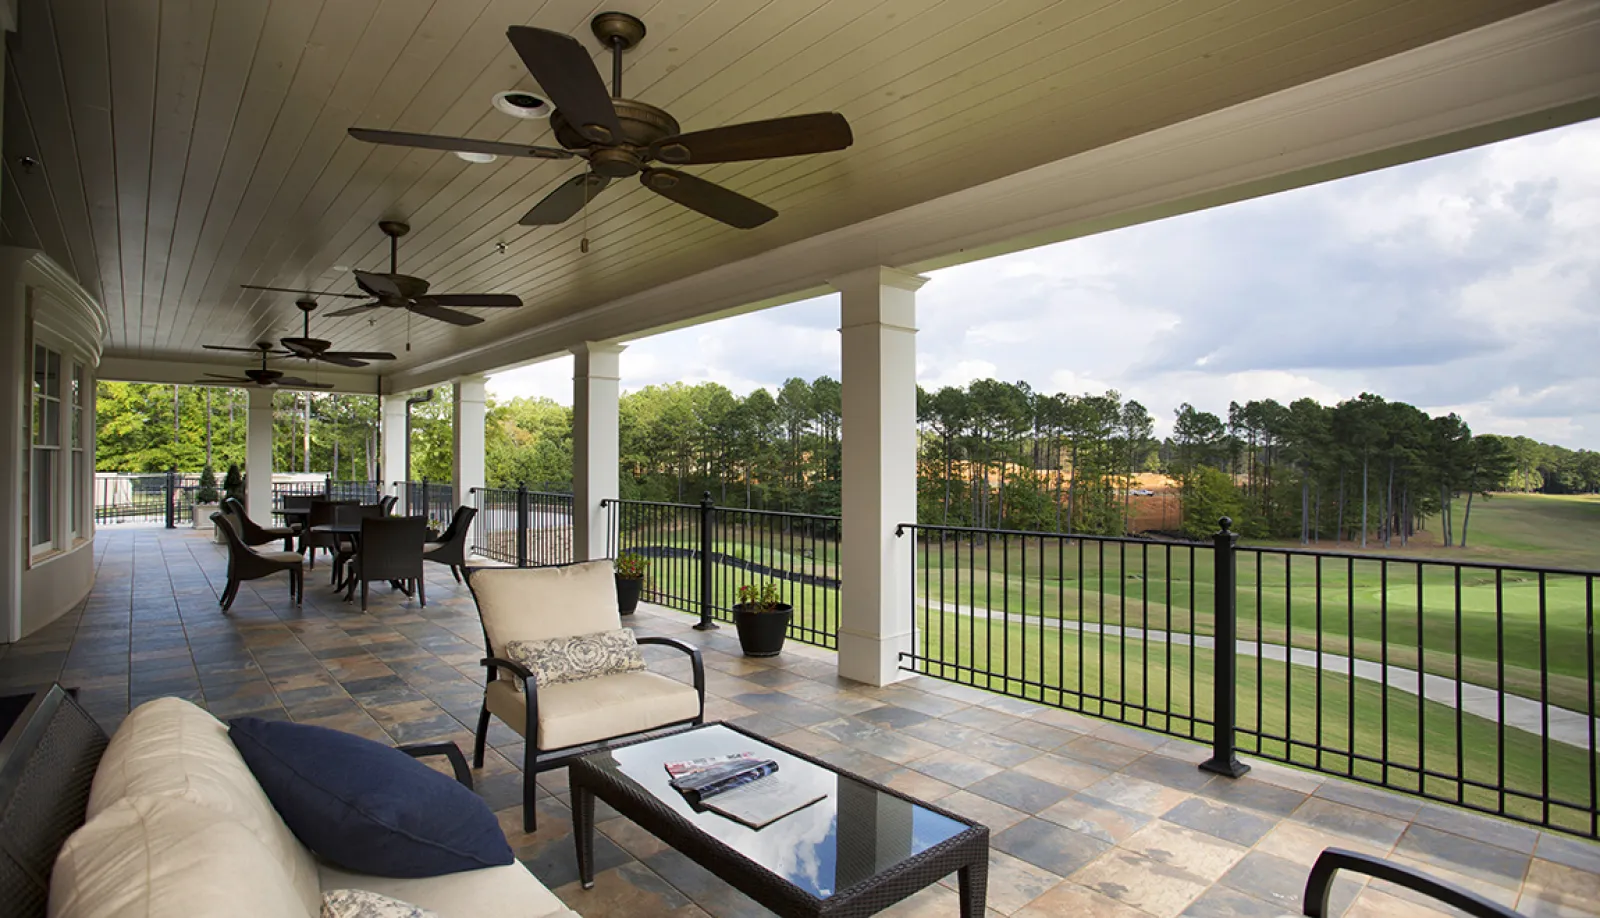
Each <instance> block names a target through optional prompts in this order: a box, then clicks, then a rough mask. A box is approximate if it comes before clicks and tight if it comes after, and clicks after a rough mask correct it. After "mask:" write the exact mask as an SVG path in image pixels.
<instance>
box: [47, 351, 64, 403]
mask: <svg viewBox="0 0 1600 918" xmlns="http://www.w3.org/2000/svg"><path fill="white" fill-rule="evenodd" d="M60 379H61V355H60V354H57V353H56V352H55V351H51V350H46V351H45V374H44V387H45V388H44V391H45V393H46V394H47V395H49V396H50V397H51V398H60V397H61V390H60V389H58V388H56V383H57V382H58V381H59V380H60Z"/></svg>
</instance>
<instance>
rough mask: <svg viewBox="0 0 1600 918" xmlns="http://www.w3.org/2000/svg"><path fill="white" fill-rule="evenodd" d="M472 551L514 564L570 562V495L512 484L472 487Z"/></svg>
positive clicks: (529, 564)
mask: <svg viewBox="0 0 1600 918" xmlns="http://www.w3.org/2000/svg"><path fill="white" fill-rule="evenodd" d="M472 501H473V506H474V507H477V508H478V515H477V516H476V517H474V518H473V523H474V526H473V533H472V550H473V551H474V552H477V553H478V554H480V555H483V556H484V557H486V558H493V559H494V560H496V561H500V562H502V563H504V564H515V565H516V566H518V567H546V566H549V565H554V564H571V563H572V558H573V554H572V495H571V494H566V493H561V492H554V491H530V490H528V489H527V488H526V487H524V486H520V485H519V486H518V487H515V488H473V489H472Z"/></svg>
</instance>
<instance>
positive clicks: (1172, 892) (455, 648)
mask: <svg viewBox="0 0 1600 918" xmlns="http://www.w3.org/2000/svg"><path fill="white" fill-rule="evenodd" d="M95 550H96V553H97V560H98V565H99V567H98V570H99V579H98V582H97V585H96V587H95V589H94V591H93V593H92V594H91V595H90V596H89V598H88V599H87V600H86V602H85V603H84V604H83V606H82V607H81V608H80V609H78V610H76V611H74V612H73V613H71V614H69V615H67V616H65V617H64V618H63V619H61V620H60V621H58V622H56V623H54V624H52V625H51V626H49V627H48V628H46V629H45V630H44V631H42V632H40V633H39V634H36V635H33V636H31V637H29V638H28V639H26V640H24V641H22V642H20V643H18V644H14V645H9V646H6V645H0V692H4V691H16V690H18V689H21V688H23V687H29V686H34V685H38V684H40V683H48V682H50V681H52V680H59V681H61V682H62V683H64V684H67V685H75V686H78V687H80V689H81V694H80V698H81V699H82V701H83V702H84V704H85V705H86V706H87V707H88V708H89V709H90V710H91V711H92V712H93V713H94V714H95V716H96V717H98V718H99V719H100V720H101V721H102V722H103V723H104V725H105V726H106V728H107V729H108V730H113V729H115V727H116V725H117V724H118V723H120V722H121V719H122V718H123V716H124V715H125V714H126V713H127V711H128V710H129V708H130V707H131V706H134V705H138V704H139V703H141V702H143V701H146V700H148V699H151V698H155V697H158V696H162V695H178V696H181V697H184V698H188V699H191V700H193V701H195V702H197V703H200V704H202V705H204V706H206V707H207V708H209V709H210V710H211V711H212V712H213V713H215V714H217V715H218V716H220V717H224V718H226V717H233V716H238V715H243V714H253V715H256V716H259V717H276V718H289V719H293V720H296V721H303V722H306V723H316V724H323V725H325V726H330V727H336V728H339V729H342V730H348V731H351V732H353V733H359V734H361V735H363V736H369V737H372V738H373V739H377V740H382V741H385V742H415V741H421V740H453V741H455V742H456V743H458V744H459V745H460V746H461V747H462V748H463V749H464V750H466V749H470V743H471V732H470V726H471V725H472V724H473V723H474V721H475V718H476V714H477V710H478V705H479V701H480V699H481V697H482V696H481V691H482V689H481V686H482V671H481V668H480V667H478V665H477V661H478V659H479V658H480V656H481V650H480V647H481V642H482V633H481V631H480V630H479V627H478V621H477V616H476V613H475V611H474V609H473V605H472V599H471V596H470V595H469V594H468V592H467V591H466V589H465V588H464V587H460V586H457V585H456V584H455V583H454V581H453V580H451V578H450V576H449V573H448V572H447V571H446V570H445V569H444V568H442V567H436V566H430V567H434V568H435V569H434V570H432V571H431V572H430V574H431V575H430V578H429V581H428V596H429V601H428V605H427V607H426V608H419V607H417V605H416V604H415V603H414V602H413V601H412V600H408V599H406V598H404V597H403V596H400V595H399V594H396V593H391V592H390V591H389V590H387V589H383V590H379V591H377V593H375V597H374V601H373V602H372V605H371V612H370V613H369V614H362V613H361V611H360V610H359V608H358V607H356V606H353V605H347V604H345V603H343V602H340V601H339V599H338V598H337V597H336V596H335V595H334V593H333V592H332V590H330V589H329V588H328V585H327V580H326V576H327V575H326V571H327V567H326V564H325V563H319V564H318V566H317V568H316V570H315V571H313V572H311V573H310V574H309V575H308V577H307V587H306V602H305V605H304V607H303V608H296V607H294V606H293V605H292V604H290V603H289V601H288V587H287V582H286V578H283V577H276V578H269V579H266V580H259V581H255V582H254V583H252V584H247V585H246V586H245V588H244V589H242V590H241V591H240V595H239V599H238V601H237V602H236V603H235V605H234V607H233V610H232V611H231V612H230V613H229V614H226V615H224V614H222V613H221V612H219V611H218V608H217V595H218V592H219V591H220V589H221V587H222V579H223V569H224V560H223V555H222V551H221V549H220V547H218V546H215V545H213V544H212V543H211V542H210V541H209V539H208V538H206V537H205V535H204V534H200V533H193V532H188V531H182V530H179V531H174V532H168V531H165V530H161V529H152V528H137V529H136V528H108V529H104V530H101V531H100V533H99V535H98V536H97V540H96V549H95ZM692 622H693V619H692V618H690V617H689V616H685V615H681V614H679V613H676V612H671V611H668V610H663V609H652V608H645V609H642V610H641V611H640V613H639V614H638V615H637V616H635V618H634V620H633V621H632V626H633V627H635V628H636V629H638V630H639V631H640V632H641V633H651V634H671V635H674V636H677V637H681V638H684V639H687V640H690V641H693V642H696V643H698V644H699V645H701V646H702V647H703V648H704V652H705V660H706V666H707V679H708V683H709V685H708V690H709V693H710V697H709V698H708V710H707V712H706V713H707V717H708V719H711V720H719V719H720V720H728V721H731V722H734V723H737V724H739V725H741V726H744V727H747V728H750V729H753V730H756V731H758V732H760V733H763V734H765V735H768V736H772V737H774V738H776V739H778V740H780V741H782V742H784V743H787V744H789V745H791V746H795V747H797V748H800V749H802V750H804V751H807V752H810V753H812V754H815V755H819V756H821V757H822V758H825V759H827V760H829V761H831V762H833V763H835V764H837V765H840V766H842V767H845V768H848V769H850V770H853V771H856V772H859V773H860V774H863V775H866V776H869V777H872V778H875V779H877V780H878V781H881V782H884V783H887V784H890V785H893V786H895V787H898V788H900V789H903V790H904V791H906V792H908V793H910V794H912V795H914V796H918V797H921V798H923V799H926V800H930V801H937V802H938V803H939V804H940V805H942V806H944V807H947V808H949V809H952V810H955V811H957V812H960V813H963V814H966V815H968V816H970V817H972V818H974V819H977V820H979V821H981V822H983V823H985V824H986V825H988V826H989V828H990V830H991V832H992V833H993V853H992V863H991V873H990V879H989V908H990V914H991V915H992V916H993V915H1015V916H1021V918H1046V916H1065V915H1074V916H1075V915H1080V914H1081V915H1094V916H1126V918H1141V916H1144V918H1149V916H1156V918H1170V916H1174V915H1186V916H1200V918H1224V916H1256V915H1282V914H1298V913H1299V911H1300V892H1301V889H1302V887H1303V885H1304V882H1305V877H1306V872H1307V869H1308V868H1309V866H1310V864H1311V862H1312V860H1313V859H1314V858H1315V856H1316V854H1317V853H1318V852H1319V851H1321V850H1322V849H1323V848H1325V847H1327V846H1330V845H1338V846H1342V847H1346V848H1353V849H1355V850H1358V851H1364V852H1370V853H1375V854H1381V855H1386V856H1388V857H1390V858H1392V859H1394V860H1396V861H1399V862H1402V863H1408V864H1413V865H1418V866H1422V867H1425V868H1426V869H1427V870H1428V871H1430V872H1432V873H1433V874H1434V875H1436V876H1439V877H1442V878H1445V879H1449V880H1452V881H1454V882H1456V883H1458V884H1460V885H1462V886H1466V887H1468V888H1471V889H1474V890H1477V891H1479V892H1481V893H1484V894H1486V895H1488V896H1489V897H1491V898H1493V899H1495V900H1496V901H1499V902H1502V903H1505V904H1506V905H1511V906H1515V907H1516V908H1517V909H1519V910H1520V911H1522V912H1524V913H1526V914H1528V915H1568V914H1571V915H1590V914H1600V845H1594V844H1590V843H1587V842H1583V841H1578V840H1575V839H1573V838H1570V837H1567V836H1563V835H1559V834H1553V833H1544V832H1540V831H1538V830H1536V829H1533V828H1529V827H1526V826H1521V825H1514V824H1510V823H1505V822H1501V821H1498V820H1493V819H1488V818H1485V817H1480V816H1476V815H1473V814H1469V813H1466V812H1464V811H1458V810H1454V809H1451V808H1446V807H1441V806H1436V805H1433V804H1431V803H1424V802H1422V801H1419V800H1416V799H1413V798H1408V797H1403V796H1398V795H1394V794H1388V793H1384V792H1381V791H1376V790H1372V789H1369V788H1366V787H1363V786H1358V785H1354V784H1349V783H1345V782H1342V781H1338V780H1334V779H1325V778H1323V777H1321V776H1319V775H1316V774H1312V773H1308V772H1302V771H1298V770H1293V769H1289V768H1284V767H1281V766H1277V765H1274V764H1272V763H1266V762H1257V763H1253V764H1254V769H1253V770H1252V771H1251V772H1250V773H1249V774H1248V775H1246V776H1245V777H1243V778H1241V779H1238V780H1228V779H1224V778H1213V777H1210V776H1208V775H1206V774H1203V773H1201V772H1199V771H1198V770H1196V768H1195V763H1196V762H1198V761H1200V760H1201V759H1202V758H1204V752H1203V750H1202V749H1201V748H1200V747H1198V746H1195V745H1194V744H1191V743H1187V742H1182V741H1178V740H1170V739H1167V738H1165V737H1163V736H1161V735H1158V734H1154V733H1146V732H1143V731H1140V730H1135V729H1130V728H1127V727H1123V726H1120V725H1117V724H1113V723H1109V722H1106V721H1100V720H1095V719H1091V718H1088V717H1082V716H1079V715H1075V714H1071V713H1067V712H1063V711H1057V710H1053V709H1049V708H1044V707H1040V706H1038V705H1034V704H1031V703H1028V702H1023V701H1018V700H1014V699H1009V698H1004V697H1001V696H998V695H992V694H989V693H986V692H980V691H976V690H973V689H971V688H967V687H962V686H957V685H952V684H949V683H944V682H940V681H937V680H932V679H926V678H922V677H917V678H913V679H911V680H908V681H906V682H902V683H899V684H896V685H893V686H890V687H887V688H874V687H869V686H863V685H860V684H857V683H851V682H847V681H845V680H841V679H839V678H838V677H837V675H836V672H835V667H834V663H833V660H832V654H830V653H828V652H826V651H822V650H818V649H815V648H810V647H805V646H800V645H795V644H793V643H791V645H790V647H789V649H788V650H787V651H786V652H785V653H784V654H783V655H782V656H780V657H778V658H776V659H773V660H767V661H756V660H749V659H745V658H744V657H742V656H740V655H739V652H738V645H737V641H736V639H735V637H734V635H733V633H732V631H731V629H728V630H723V631H718V632H711V633H701V632H696V631H693V630H691V629H690V627H689V626H690V625H691V624H692ZM649 655H650V656H652V657H653V659H652V663H653V665H655V666H656V667H657V668H659V669H661V670H663V671H667V672H670V673H672V674H675V675H677V676H679V677H681V678H684V679H687V678H688V667H687V664H686V663H685V662H684V661H683V658H682V657H681V655H676V654H672V653H671V652H669V651H661V650H659V649H650V651H649ZM490 739H491V743H492V746H493V750H492V751H491V753H490V754H489V756H488V759H487V761H486V763H485V767H484V769H483V771H482V772H481V773H480V774H479V775H478V776H477V781H478V790H479V793H480V794H481V795H482V796H483V797H484V799H485V800H487V801H488V803H489V805H490V807H491V808H493V809H494V810H495V811H496V813H497V814H498V816H499V817H500V822H501V824H502V825H503V826H504V827H505V830H506V833H507V837H508V839H509V840H510V842H511V844H512V847H513V848H514V849H515V850H516V852H517V855H518V857H520V858H521V859H522V860H523V861H524V863H526V864H527V865H528V867H529V868H530V869H532V870H533V872H534V873H535V874H536V875H538V877H539V878H540V879H541V880H543V881H544V883H545V884H546V885H547V886H549V887H550V888H551V889H553V890H555V892H556V893H557V894H558V895H559V896H561V898H562V899H563V900H565V901H566V902H567V903H568V904H569V905H570V906H571V907H572V908H573V909H575V910H576V911H578V912H580V913H582V914H584V915H586V916H591V918H602V916H622V915H628V916H633V915H640V916H655V915H671V916H681V918H689V916H705V915H713V916H719V918H720V916H743V915H762V914H767V912H766V911H765V910H764V909H762V908H760V907H758V906H756V905H755V904H754V903H753V902H751V901H750V900H749V899H747V898H745V897H744V896H743V895H741V894H740V893H739V892H737V891H735V890H734V889H732V888H731V887H729V886H727V885H726V884H724V883H722V882H721V881H719V880H717V879H716V878H715V877H713V876H711V875H710V874H709V873H707V872H706V871H705V870H703V869H701V868H700V867H699V866H697V865H696V864H694V863H692V862H691V861H689V860H688V859H687V858H685V857H683V856H682V855H680V854H678V853H677V852H675V851H673V850H671V849H669V848H667V847H666V846H665V845H663V844H662V843H661V842H659V841H657V840H656V839H655V838H654V837H652V836H650V835H648V834H647V833H645V832H644V831H642V830H640V829H639V828H637V827H635V826H634V825H633V824H632V823H631V822H629V821H628V820H626V819H623V818H621V817H618V816H616V815H615V814H614V813H610V812H608V811H607V810H606V808H605V807H604V805H603V804H602V805H601V806H600V816H601V818H602V819H603V820H604V821H602V822H601V823H600V824H599V828H600V830H601V832H602V833H603V837H600V838H597V840H596V854H597V860H598V864H599V867H600V869H601V870H602V871H603V872H602V873H600V875H599V877H598V883H597V885H596V887H595V888H594V889H593V890H587V891H585V890H583V889H581V888H580V887H579V886H578V884H577V883H576V882H575V880H576V875H577V866H576V862H575V860H574V855H573V850H572V840H571V836H570V828H571V826H570V816H569V810H568V805H567V800H568V798H567V791H566V782H565V772H564V771H562V772H551V773H547V774H545V775H544V776H542V777H541V778H540V779H539V784H540V786H541V787H542V794H541V797H540V799H539V801H538V806H539V811H540V812H539V830H538V831H537V832H535V833H533V834H524V833H522V832H521V831H520V827H521V819H520V811H519V809H518V801H519V786H520V785H519V782H520V780H521V776H520V773H519V772H518V766H519V764H520V763H521V761H522V744H521V738H520V737H518V736H517V735H516V734H515V733H513V732H511V731H510V730H508V729H507V728H505V727H504V726H502V725H500V724H498V723H496V725H495V728H494V730H493V732H492V734H491V737H490ZM953 882H954V878H953V877H952V878H950V879H949V880H948V881H947V883H946V885H943V886H936V887H932V888H930V889H928V890H925V891H924V892H922V893H921V894H919V895H917V896H915V897H914V898H912V899H910V900H907V901H906V902H903V903H901V904H900V905H899V906H896V907H895V908H894V909H892V910H891V911H890V912H887V913H885V914H890V915H897V916H924V915H955V914H957V913H958V912H957V906H956V896H955V892H954V890H953V888H952V885H953ZM1335 914H1344V915H1350V916H1362V918H1366V916H1376V915H1400V916H1429V915H1436V914H1440V913H1439V912H1436V911H1435V910H1434V909H1433V908H1431V907H1430V905H1429V904H1428V902H1427V900H1423V899H1421V898H1419V897H1417V896H1415V895H1413V894H1411V893H1409V892H1407V891H1404V890H1400V889H1397V888H1395V887H1392V886H1389V885H1388V884H1385V883H1382V882H1377V881H1374V882H1371V883H1364V882H1358V881H1354V880H1349V881H1343V882H1342V883H1341V885H1340V887H1339V888H1338V890H1337V891H1336V902H1335Z"/></svg>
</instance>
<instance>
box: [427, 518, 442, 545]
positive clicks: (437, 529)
mask: <svg viewBox="0 0 1600 918" xmlns="http://www.w3.org/2000/svg"><path fill="white" fill-rule="evenodd" d="M443 534H444V522H443V521H441V520H440V519H438V518H437V517H432V516H430V517H428V529H427V531H426V532H424V533H423V534H422V537H423V538H424V539H427V540H428V541H429V542H437V541H439V537H440V536H441V535H443Z"/></svg>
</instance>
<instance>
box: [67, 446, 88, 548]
mask: <svg viewBox="0 0 1600 918" xmlns="http://www.w3.org/2000/svg"><path fill="white" fill-rule="evenodd" d="M86 487H88V485H87V484H86V483H85V482H84V468H83V450H81V449H75V450H73V451H72V487H71V488H70V489H69V490H70V492H71V493H72V511H71V512H72V515H71V517H70V520H71V523H70V527H71V529H72V534H73V535H78V534H79V533H81V532H83V504H84V500H83V492H84V489H85V488H86Z"/></svg>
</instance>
